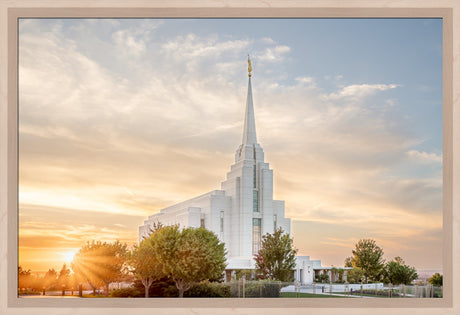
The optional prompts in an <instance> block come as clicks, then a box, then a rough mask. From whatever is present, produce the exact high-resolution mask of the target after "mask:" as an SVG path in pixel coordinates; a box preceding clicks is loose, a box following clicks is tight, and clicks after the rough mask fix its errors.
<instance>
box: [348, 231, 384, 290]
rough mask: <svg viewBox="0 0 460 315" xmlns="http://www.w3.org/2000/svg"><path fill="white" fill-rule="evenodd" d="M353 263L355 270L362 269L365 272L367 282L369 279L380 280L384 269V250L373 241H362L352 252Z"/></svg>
mask: <svg viewBox="0 0 460 315" xmlns="http://www.w3.org/2000/svg"><path fill="white" fill-rule="evenodd" d="M352 253H353V256H352V258H351V263H352V265H353V267H355V268H361V269H362V270H363V272H364V279H365V282H366V283H367V282H368V279H369V278H370V279H378V276H379V274H380V272H381V271H382V269H383V267H384V263H385V261H384V260H383V258H382V257H383V250H382V249H381V248H380V247H379V246H377V244H376V243H375V241H374V240H372V239H361V240H359V241H358V243H357V244H355V249H354V250H353V251H352Z"/></svg>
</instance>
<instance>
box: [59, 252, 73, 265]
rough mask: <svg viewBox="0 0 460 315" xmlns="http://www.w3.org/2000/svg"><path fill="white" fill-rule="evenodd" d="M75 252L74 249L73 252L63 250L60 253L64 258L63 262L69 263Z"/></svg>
mask: <svg viewBox="0 0 460 315" xmlns="http://www.w3.org/2000/svg"><path fill="white" fill-rule="evenodd" d="M76 253H77V252H76V251H73V252H65V253H60V255H62V256H63V258H64V262H65V263H66V264H70V263H71V262H72V260H73V258H74V256H75V254H76Z"/></svg>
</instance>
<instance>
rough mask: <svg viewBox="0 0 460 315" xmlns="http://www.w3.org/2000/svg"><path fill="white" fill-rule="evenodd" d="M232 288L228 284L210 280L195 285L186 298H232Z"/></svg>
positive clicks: (186, 294)
mask: <svg viewBox="0 0 460 315" xmlns="http://www.w3.org/2000/svg"><path fill="white" fill-rule="evenodd" d="M230 296H231V294H230V286H229V285H228V284H226V283H217V282H209V281H208V280H205V281H202V282H200V283H196V284H193V285H192V286H191V288H190V289H189V290H188V291H185V292H184V297H230Z"/></svg>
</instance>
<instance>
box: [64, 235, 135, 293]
mask: <svg viewBox="0 0 460 315" xmlns="http://www.w3.org/2000/svg"><path fill="white" fill-rule="evenodd" d="M126 256H127V249H126V244H122V243H120V242H119V241H116V242H115V243H106V242H104V243H102V242H95V241H92V242H91V243H90V242H88V243H87V244H86V245H85V246H83V247H82V248H81V249H80V250H79V251H78V253H77V254H76V255H75V257H74V260H73V262H72V265H71V266H72V270H73V271H74V272H75V273H77V274H78V275H79V276H80V277H81V278H82V279H85V280H86V281H88V283H89V284H90V285H91V287H92V288H93V291H95V290H96V288H98V287H99V286H101V285H104V286H105V295H106V296H108V294H109V285H110V283H112V282H114V281H117V280H118V279H120V278H121V277H122V276H123V272H124V267H125V261H126Z"/></svg>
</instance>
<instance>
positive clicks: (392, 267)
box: [383, 257, 418, 284]
mask: <svg viewBox="0 0 460 315" xmlns="http://www.w3.org/2000/svg"><path fill="white" fill-rule="evenodd" d="M383 275H384V277H385V279H387V280H388V281H389V282H390V283H392V284H401V283H402V284H410V283H411V282H412V281H414V280H416V279H417V278H418V275H417V272H416V270H415V268H413V267H410V266H407V265H406V264H405V262H404V260H403V259H402V258H401V257H395V258H394V260H392V261H390V262H388V263H386V264H385V268H384V270H383Z"/></svg>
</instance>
